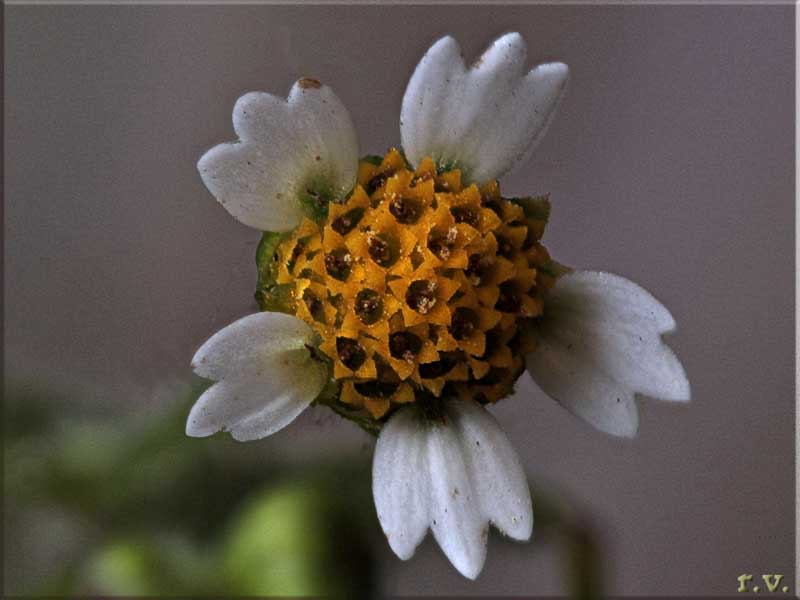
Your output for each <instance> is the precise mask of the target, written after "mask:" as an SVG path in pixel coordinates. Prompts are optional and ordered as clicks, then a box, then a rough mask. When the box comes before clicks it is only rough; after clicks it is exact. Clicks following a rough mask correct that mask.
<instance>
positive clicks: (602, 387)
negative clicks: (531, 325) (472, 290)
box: [527, 271, 691, 437]
mask: <svg viewBox="0 0 800 600" xmlns="http://www.w3.org/2000/svg"><path fill="white" fill-rule="evenodd" d="M674 329H675V321H674V319H673V318H672V316H671V315H670V314H669V311H667V309H666V308H664V306H663V305H662V304H661V303H660V302H658V300H656V299H655V298H653V296H652V295H650V294H649V293H648V292H647V291H645V290H644V289H642V288H641V287H639V286H638V285H636V284H635V283H633V282H632V281H629V280H627V279H624V278H623V277H619V276H617V275H612V274H610V273H600V272H592V271H576V272H573V273H570V274H568V275H565V276H563V277H562V278H560V279H559V280H558V283H557V284H556V286H555V288H554V289H553V290H552V292H551V293H550V295H549V296H548V298H547V299H546V301H545V311H544V318H543V319H542V321H541V325H540V327H539V328H537V336H538V338H539V339H538V342H539V344H538V346H537V347H536V349H535V350H534V351H533V352H532V353H531V354H529V355H528V357H527V368H528V372H529V373H530V374H531V376H532V377H533V379H534V380H535V381H536V383H537V384H538V385H539V387H541V388H542V390H543V391H544V392H545V393H546V394H547V395H549V396H550V397H552V398H553V399H555V400H557V401H558V402H560V403H561V404H563V405H564V406H565V407H566V408H567V409H569V410H570V411H572V412H573V413H575V414H576V415H578V416H580V417H582V418H584V419H585V420H586V421H588V422H589V423H591V424H592V425H594V426H595V427H597V428H598V429H600V430H602V431H605V432H607V433H611V434H613V435H619V436H626V437H631V436H633V435H635V434H636V431H637V429H638V426H639V418H638V414H637V409H636V403H635V401H634V394H636V393H640V394H645V395H647V396H650V397H653V398H661V399H663V400H672V401H679V402H686V401H688V400H689V397H690V395H691V394H690V389H689V381H688V379H687V378H686V374H685V372H684V370H683V367H682V366H681V364H680V362H679V361H678V359H677V358H676V357H675V355H674V354H673V352H672V350H670V348H669V347H667V346H666V344H664V342H663V340H662V339H661V335H662V334H664V333H668V332H670V331H673V330H674Z"/></svg>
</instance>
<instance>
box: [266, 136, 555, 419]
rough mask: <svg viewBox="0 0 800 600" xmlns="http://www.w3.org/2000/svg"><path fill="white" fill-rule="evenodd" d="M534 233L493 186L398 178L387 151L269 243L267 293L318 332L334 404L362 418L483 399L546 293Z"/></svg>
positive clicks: (404, 173)
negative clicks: (344, 191) (338, 198)
mask: <svg viewBox="0 0 800 600" xmlns="http://www.w3.org/2000/svg"><path fill="white" fill-rule="evenodd" d="M543 231H544V220H543V219H537V218H534V217H530V216H526V213H525V210H524V209H523V207H522V206H521V205H520V204H518V203H516V202H514V201H513V200H509V199H506V198H503V197H502V196H501V195H500V189H499V186H498V184H497V182H496V181H491V182H488V183H486V184H483V185H481V186H478V185H476V184H471V185H468V186H464V185H463V184H462V181H461V173H460V171H459V170H457V169H453V170H450V171H446V172H437V169H436V165H435V164H434V161H433V160H432V159H430V158H426V159H424V160H423V161H422V162H421V163H420V165H419V166H418V167H417V169H416V170H414V171H412V170H410V169H409V167H408V165H407V164H406V162H405V160H404V159H403V157H402V155H401V154H400V153H399V152H398V151H397V150H395V149H392V150H390V151H389V152H388V153H387V154H386V155H385V156H384V157H383V159H382V160H381V161H380V163H379V164H375V163H374V162H370V161H362V163H361V164H360V166H359V173H358V184H357V185H356V187H355V189H354V190H353V192H352V193H351V194H350V195H349V197H348V198H347V199H346V200H345V201H344V202H343V203H340V204H334V203H332V204H330V206H329V212H328V216H327V217H326V218H325V220H324V221H322V222H320V223H316V222H314V221H311V220H310V219H305V220H304V221H303V222H302V223H301V224H300V225H299V226H298V228H297V229H296V230H295V231H294V232H293V234H292V235H291V236H290V237H289V238H287V239H286V240H285V241H283V242H282V243H281V244H280V246H279V247H278V250H277V253H276V256H277V260H278V263H279V264H278V269H277V282H278V283H280V284H290V285H291V286H292V287H291V289H292V294H291V295H292V299H293V305H294V312H295V314H296V315H297V316H298V317H299V318H301V319H302V320H304V321H305V322H306V323H308V324H309V325H310V326H311V327H312V328H313V329H314V330H315V331H316V332H317V333H318V334H319V336H320V338H321V340H322V342H321V344H320V346H319V350H320V351H321V352H322V353H323V354H324V355H326V356H327V357H328V358H329V359H330V360H331V363H332V365H333V377H334V379H335V380H337V381H338V383H339V384H340V385H341V395H340V399H341V401H342V402H345V403H348V404H350V405H353V406H354V407H360V408H363V409H365V410H366V411H368V412H369V414H370V415H371V416H372V417H373V418H375V419H380V418H382V417H384V416H386V415H387V413H388V412H389V411H390V410H391V409H392V408H393V407H394V406H396V405H401V404H405V403H408V402H414V401H420V402H435V399H436V398H440V397H443V396H448V395H468V396H470V397H472V398H476V399H478V400H479V401H481V402H494V401H497V400H499V399H500V398H502V397H504V396H506V395H508V394H509V393H510V392H511V389H512V387H513V384H514V381H516V379H517V377H518V376H519V374H520V372H521V371H522V369H523V367H524V362H523V356H524V352H526V351H528V350H530V348H529V347H525V342H524V340H522V339H521V338H522V337H523V336H521V335H520V333H521V331H522V329H523V327H522V326H523V325H524V323H525V321H526V320H530V319H533V318H535V317H537V316H539V315H541V313H542V309H543V295H544V293H545V292H546V290H547V289H548V288H550V287H551V286H552V285H553V283H554V279H553V277H552V276H551V275H550V274H548V273H547V272H546V269H545V270H543V267H545V266H546V265H547V264H548V262H549V261H550V257H549V255H548V253H547V250H546V249H545V248H544V246H542V245H541V244H540V242H539V240H540V238H541V236H542V233H543Z"/></svg>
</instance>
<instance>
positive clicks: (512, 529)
mask: <svg viewBox="0 0 800 600" xmlns="http://www.w3.org/2000/svg"><path fill="white" fill-rule="evenodd" d="M450 412H451V414H452V415H454V417H455V419H454V420H455V422H456V425H457V427H458V429H459V434H460V438H461V444H462V447H463V450H464V456H465V458H466V464H467V469H468V471H469V475H470V480H471V481H473V482H474V483H475V491H476V493H477V495H478V500H479V502H480V505H481V511H482V513H483V515H484V516H485V517H486V518H488V519H489V520H490V521H491V522H492V523H493V524H494V525H495V526H496V527H497V528H498V529H499V530H500V531H501V532H503V533H504V534H505V535H507V536H509V537H512V538H514V539H516V540H520V541H526V540H528V539H530V537H531V533H532V531H533V507H532V506H531V494H530V488H529V487H528V481H527V478H526V477H525V471H524V470H523V468H522V463H521V462H520V460H519V457H518V456H517V453H516V451H515V450H514V448H513V447H512V446H511V442H510V441H509V440H508V437H506V434H505V433H503V430H502V429H501V428H500V425H499V424H498V423H497V421H496V420H495V418H494V417H493V416H492V415H491V414H490V413H489V411H487V410H485V409H483V408H481V407H480V406H479V405H478V404H476V403H474V402H454V403H452V404H451V410H450Z"/></svg>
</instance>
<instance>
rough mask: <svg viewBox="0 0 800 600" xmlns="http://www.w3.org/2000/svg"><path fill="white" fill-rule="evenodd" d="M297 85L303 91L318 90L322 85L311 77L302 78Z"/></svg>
mask: <svg viewBox="0 0 800 600" xmlns="http://www.w3.org/2000/svg"><path fill="white" fill-rule="evenodd" d="M297 85H299V86H300V87H301V88H303V89H304V90H309V89H313V90H316V89H319V88H321V87H322V84H321V83H320V82H319V80H318V79H313V78H311V77H303V78H302V79H298V81H297Z"/></svg>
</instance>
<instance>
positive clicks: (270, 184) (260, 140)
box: [197, 79, 358, 231]
mask: <svg viewBox="0 0 800 600" xmlns="http://www.w3.org/2000/svg"><path fill="white" fill-rule="evenodd" d="M233 125H234V129H235V130H236V133H237V135H238V136H239V138H240V139H239V141H238V142H233V143H228V144H220V145H219V146H215V147H214V148H212V149H211V150H209V151H208V152H206V153H205V154H204V155H203V157H202V158H201V159H200V161H199V162H198V163H197V168H198V170H199V171H200V176H201V177H202V178H203V182H204V183H205V184H206V187H208V189H209V191H211V193H212V194H213V195H214V197H216V199H217V200H219V202H220V203H221V204H222V205H223V206H224V207H225V209H226V210H227V211H228V212H229V213H231V214H232V215H233V216H234V217H236V218H237V219H238V220H239V221H241V222H242V223H244V224H245V225H249V226H251V227H255V228H256V229H261V230H269V231H288V230H290V229H293V228H294V227H295V226H296V225H297V224H298V223H299V222H300V220H301V218H302V216H303V214H304V202H303V200H301V198H302V197H306V196H307V195H308V191H309V190H311V191H315V192H319V191H324V192H325V193H328V192H329V193H330V194H331V195H332V196H333V197H334V198H337V199H340V198H343V197H344V196H345V194H347V192H349V191H350V190H351V189H352V187H353V185H354V184H355V180H356V174H357V170H358V143H357V140H356V133H355V128H354V127H353V123H352V121H351V120H350V116H349V115H348V113H347V109H345V107H344V105H343V104H342V103H341V101H340V100H339V99H338V98H337V97H336V95H335V94H334V93H333V91H331V89H330V88H329V87H328V86H325V85H320V84H319V82H317V81H315V80H311V79H301V80H299V81H298V82H297V83H295V84H294V86H293V87H292V90H291V92H290V93H289V97H288V99H286V100H284V99H283V98H279V97H277V96H273V95H271V94H266V93H263V92H250V93H248V94H245V95H244V96H242V97H241V98H239V100H238V101H237V102H236V106H235V108H234V110H233Z"/></svg>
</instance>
